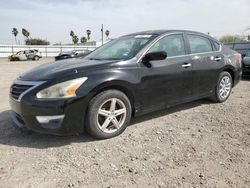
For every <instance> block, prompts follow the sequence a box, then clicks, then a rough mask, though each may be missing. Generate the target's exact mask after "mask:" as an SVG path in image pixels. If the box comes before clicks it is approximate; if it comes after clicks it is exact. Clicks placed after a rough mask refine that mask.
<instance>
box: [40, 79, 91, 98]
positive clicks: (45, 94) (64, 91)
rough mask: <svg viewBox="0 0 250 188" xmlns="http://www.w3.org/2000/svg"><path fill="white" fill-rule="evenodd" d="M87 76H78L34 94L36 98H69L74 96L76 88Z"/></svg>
mask: <svg viewBox="0 0 250 188" xmlns="http://www.w3.org/2000/svg"><path fill="white" fill-rule="evenodd" d="M87 79H88V78H87V77H84V78H78V79H74V80H69V81H66V82H62V83H59V84H56V85H53V86H51V87H48V88H46V89H44V90H41V91H39V92H38V93H37V94H36V97H37V98H38V99H58V98H70V97H75V96H76V93H75V92H76V90H77V89H78V88H79V87H80V86H81V85H82V84H83V83H84V82H85V81H86V80H87Z"/></svg>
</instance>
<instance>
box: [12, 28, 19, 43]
mask: <svg viewBox="0 0 250 188" xmlns="http://www.w3.org/2000/svg"><path fill="white" fill-rule="evenodd" d="M12 34H13V35H14V37H15V42H16V36H17V34H18V31H17V28H13V29H12ZM16 44H17V42H16Z"/></svg>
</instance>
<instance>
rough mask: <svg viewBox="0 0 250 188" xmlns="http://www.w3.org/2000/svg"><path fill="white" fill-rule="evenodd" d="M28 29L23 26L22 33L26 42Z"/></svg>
mask: <svg viewBox="0 0 250 188" xmlns="http://www.w3.org/2000/svg"><path fill="white" fill-rule="evenodd" d="M26 33H27V30H26V29H24V28H22V34H23V41H24V43H25V37H26Z"/></svg>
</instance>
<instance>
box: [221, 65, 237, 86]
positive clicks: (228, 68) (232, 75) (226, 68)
mask: <svg viewBox="0 0 250 188" xmlns="http://www.w3.org/2000/svg"><path fill="white" fill-rule="evenodd" d="M223 71H225V72H228V73H229V74H230V75H231V77H232V82H233V86H234V83H235V73H234V70H233V68H232V67H225V68H224V69H223Z"/></svg>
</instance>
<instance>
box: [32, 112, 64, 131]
mask: <svg viewBox="0 0 250 188" xmlns="http://www.w3.org/2000/svg"><path fill="white" fill-rule="evenodd" d="M64 116H65V115H58V116H36V119H37V121H38V122H39V123H40V124H41V126H42V127H43V128H47V129H56V128H59V127H60V126H61V124H62V122H63V119H64Z"/></svg>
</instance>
